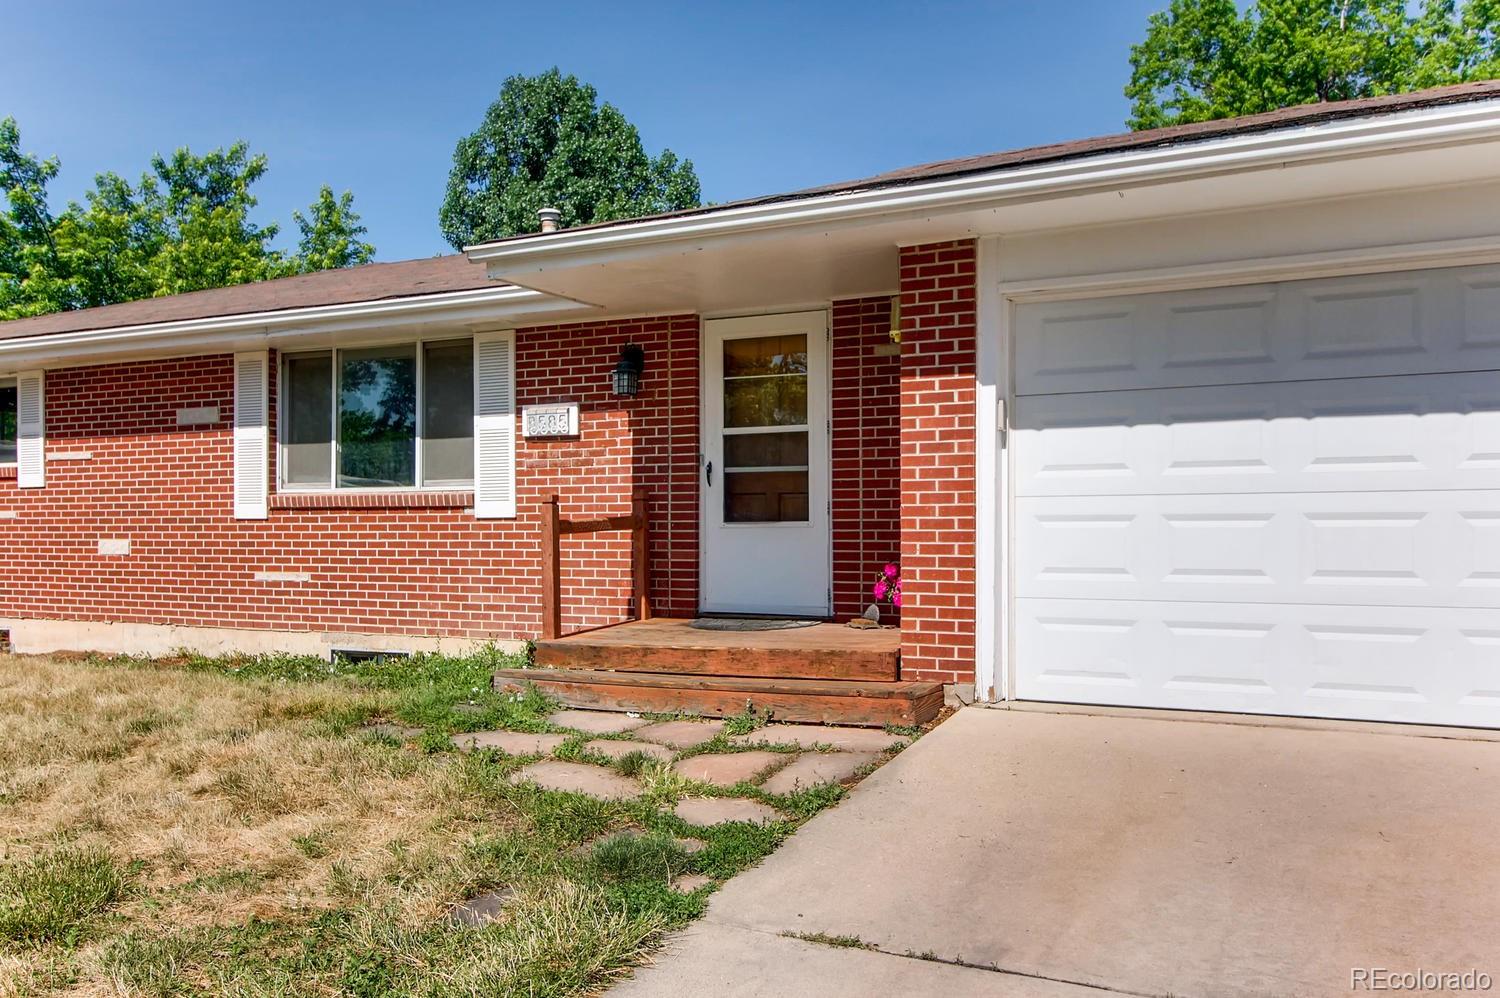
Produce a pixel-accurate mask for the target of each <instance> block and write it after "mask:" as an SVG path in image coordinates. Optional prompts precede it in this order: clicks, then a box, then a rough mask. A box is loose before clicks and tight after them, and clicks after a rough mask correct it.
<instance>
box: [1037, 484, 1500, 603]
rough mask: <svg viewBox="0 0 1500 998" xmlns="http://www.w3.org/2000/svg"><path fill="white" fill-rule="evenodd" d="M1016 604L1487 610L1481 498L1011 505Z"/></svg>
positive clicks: (1490, 599)
mask: <svg viewBox="0 0 1500 998" xmlns="http://www.w3.org/2000/svg"><path fill="white" fill-rule="evenodd" d="M1015 515H1016V529H1017V531H1018V535H1019V536H1021V537H1024V538H1025V541H1024V543H1021V544H1018V545H1017V547H1016V553H1015V576H1014V577H1015V591H1016V594H1017V595H1019V596H1036V597H1050V598H1059V599H1061V598H1070V597H1071V598H1079V599H1142V600H1167V601H1179V600H1187V601H1218V602H1246V603H1348V604H1367V605H1379V606H1402V605H1405V606H1472V607H1492V608H1495V609H1500V511H1497V510H1496V509H1495V508H1494V494H1493V493H1489V492H1481V491H1451V492H1425V491H1413V492H1389V493H1385V492H1363V493H1318V492H1307V493H1266V494H1247V495H1241V494H1231V495H1199V496H1194V495H1183V496H1067V497H1026V498H1019V499H1017V500H1016V510H1015Z"/></svg>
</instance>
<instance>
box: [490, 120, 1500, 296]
mask: <svg viewBox="0 0 1500 998" xmlns="http://www.w3.org/2000/svg"><path fill="white" fill-rule="evenodd" d="M1497 153H1500V101H1484V102H1477V103H1472V104H1466V105H1460V106H1457V107H1447V108H1438V109H1427V110H1421V111H1410V112H1405V113H1402V114H1393V115H1386V116H1381V117H1378V118H1364V119H1355V120H1350V121H1341V122H1334V123H1329V124H1321V125H1312V126H1306V127H1301V128H1296V129H1286V130H1280V131H1273V132H1265V133H1255V134H1250V135H1240V136H1232V137H1229V138H1224V139H1216V140H1211V141H1205V142H1198V143H1192V144H1185V145H1181V146H1174V147H1168V148H1165V149H1148V150H1140V151H1135V152H1126V153H1117V154H1109V155H1099V156H1090V157H1083V158H1080V159H1076V160H1069V161H1063V162H1057V163H1050V164H1046V163H1044V164H1037V165H1034V166H1022V167H1013V168H1008V169H1004V170H997V171H993V172H991V173H986V174H976V175H967V176H962V177H954V178H946V179H940V180H931V181H922V182H918V183H911V184H906V185H903V186H900V187H891V188H884V189H880V190H874V191H860V192H853V193H846V194H835V195H820V196H816V197H811V198H806V199H799V200H789V201H783V202H778V203H772V204H765V205H755V206H750V207H746V208H728V209H725V210H723V211H722V212H708V213H704V214H701V215H693V216H686V217H682V218H676V219H670V218H669V219H658V220H648V221H644V222H640V223H632V224H628V225H621V226H611V227H602V228H593V229H578V230H573V231H569V230H563V231H562V232H559V233H557V234H556V235H555V236H545V237H532V238H527V239H521V240H514V241H509V242H501V243H493V244H487V245H484V246H478V247H472V248H470V249H469V250H468V253H469V255H470V257H471V258H473V259H475V260H479V261H483V262H485V263H486V266H487V267H488V268H489V274H490V276H491V277H494V278H497V279H501V280H505V281H509V282H512V283H514V284H517V285H519V286H522V287H528V288H532V289H535V290H538V291H543V292H546V293H548V294H552V295H559V296H563V297H567V298H573V299H576V300H580V301H587V302H590V303H592V304H594V305H597V306H599V307H601V308H603V309H605V310H607V311H608V312H610V313H629V312H632V311H642V312H657V313H660V312H664V311H689V312H708V313H715V312H731V311H735V310H740V309H754V308H757V307H764V306H765V305H766V304H767V303H775V302H779V303H789V302H816V301H825V300H828V299H831V298H842V297H853V296H857V295H862V294H878V293H885V292H889V291H893V290H894V289H895V287H896V285H897V274H896V254H895V252H894V247H896V246H902V245H912V244H916V243H925V242H941V241H944V240H949V239H967V238H974V237H982V236H993V235H1016V234H1022V233H1033V232H1042V231H1049V230H1056V229H1067V228H1074V227H1092V226H1104V225H1114V224H1119V223H1124V222H1132V221H1140V220H1146V219H1161V218H1170V217H1180V216H1186V215H1196V214H1203V213H1209V212H1226V211H1234V210H1243V209H1250V208H1259V207H1263V206H1270V205H1286V204H1296V203H1298V202H1310V201H1320V200H1326V199H1329V198H1347V197H1352V196H1358V195H1366V194H1378V193H1382V192H1391V191H1398V190H1400V191H1404V190H1413V189H1417V188H1432V187H1440V186H1448V185H1459V184H1467V183H1474V182H1479V181H1485V180H1492V179H1493V178H1494V175H1495V173H1494V164H1495V162H1496V161H1497V159H1496V157H1497Z"/></svg>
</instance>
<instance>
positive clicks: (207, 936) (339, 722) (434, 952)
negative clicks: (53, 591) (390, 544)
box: [0, 656, 692, 998]
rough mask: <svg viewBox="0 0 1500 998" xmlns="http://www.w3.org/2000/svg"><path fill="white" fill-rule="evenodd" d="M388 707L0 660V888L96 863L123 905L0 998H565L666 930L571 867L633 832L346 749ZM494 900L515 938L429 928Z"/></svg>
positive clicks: (434, 759)
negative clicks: (359, 728)
mask: <svg viewBox="0 0 1500 998" xmlns="http://www.w3.org/2000/svg"><path fill="white" fill-rule="evenodd" d="M399 698H400V694H399V693H398V692H393V691H391V690H383V689H379V688H376V687H373V686H368V685H364V686H362V685H360V684H357V683H350V682H347V681H342V680H337V679H330V680H328V681H324V682H313V683H290V682H275V681H247V680H244V679H237V678H230V677H228V676H226V675H223V674H221V673H219V672H215V671H211V670H202V671H192V670H187V669H183V668H176V667H152V666H150V665H149V664H144V663H131V664H113V663H111V664H101V663H93V662H87V661H62V660H54V659H50V658H46V657H27V656H0V724H3V729H0V739H3V742H0V744H3V746H4V748H3V750H0V871H4V870H7V869H8V870H11V871H19V870H24V869H26V868H28V867H27V864H28V863H31V862H33V861H35V863H38V864H42V865H44V866H45V864H47V863H49V862H52V861H53V860H54V859H55V858H56V857H57V856H59V855H62V853H60V852H59V850H60V849H63V850H66V849H73V850H75V853H68V855H75V854H76V851H77V850H82V851H84V852H89V851H92V852H91V853H90V854H98V853H99V852H100V851H101V850H102V853H103V854H105V859H104V862H106V863H112V864H113V865H114V866H115V868H117V869H118V870H119V871H121V873H122V874H123V876H124V880H125V883H126V884H127V886H126V887H125V888H124V889H123V890H122V891H121V892H120V893H119V895H118V897H116V898H114V899H113V900H112V901H111V903H110V904H109V905H108V906H107V910H105V911H103V912H101V913H100V914H99V915H98V917H96V918H94V919H93V920H92V922H91V923H90V924H89V925H87V926H84V927H83V928H82V929H81V931H80V932H79V934H78V935H77V937H76V938H69V939H64V940H61V941H59V940H56V939H53V940H50V941H46V942H43V943H25V942H24V941H23V942H18V941H17V940H16V939H12V940H11V941H10V943H9V944H7V943H6V941H5V940H4V939H3V938H0V996H5V998H10V996H19V995H29V994H53V993H57V994H73V995H148V994H150V995H173V994H188V993H212V994H265V995H271V994H309V995H311V994H338V993H347V994H370V995H375V994H404V993H411V991H412V990H413V988H414V984H413V982H416V981H421V982H422V991H423V993H432V994H441V995H447V994H475V995H477V994H502V993H537V994H572V993H580V992H586V991H590V990H594V989H596V988H597V987H598V986H599V985H600V984H601V983H603V982H606V981H608V980H609V979H610V977H611V975H612V974H614V973H616V972H618V970H619V969H620V968H621V967H623V966H626V965H628V964H629V963H630V962H631V961H633V960H635V959H637V958H638V956H639V954H640V953H641V951H642V950H643V948H645V947H646V946H647V945H648V944H649V943H650V941H651V940H652V939H654V937H655V936H656V934H657V933H658V932H659V931H660V929H661V928H662V927H663V926H664V925H666V924H667V923H668V922H669V921H671V920H672V919H671V917H670V915H664V914H663V913H662V911H661V910H652V907H651V905H650V904H646V905H643V906H640V909H639V910H633V908H632V903H631V901H630V897H631V895H630V894H629V893H628V892H627V893H626V894H624V895H618V896H617V895H611V894H608V891H609V890H614V889H615V888H612V887H609V886H608V885H607V884H604V883H603V882H601V881H599V880H598V879H597V878H595V877H594V876H593V875H592V874H590V873H588V872H587V870H585V869H584V867H583V865H581V863H580V861H578V860H577V859H576V858H574V856H575V853H576V845H577V843H578V842H579V841H582V840H583V839H584V838H586V837H588V836H591V835H596V834H598V833H599V832H600V831H602V830H604V829H607V828H610V827H617V826H619V825H622V824H626V823H630V822H632V821H635V820H638V819H637V818H636V817H634V816H632V815H631V814H629V813H627V812H626V811H625V810H624V809H622V808H619V807H615V808H613V809H612V808H611V807H610V806H606V805H599V806H598V807H591V806H590V805H588V804H585V803H579V802H577V801H567V800H561V801H559V800H556V799H554V797H555V795H553V796H548V795H540V794H537V793H527V792H523V791H522V790H519V789H517V788H512V787H510V786H509V785H508V784H507V783H506V781H505V780H504V779H503V776H504V774H505V772H507V771H508V770H507V769H506V764H505V762H504V761H503V760H501V761H495V760H481V759H478V758H474V757H461V756H458V755H454V754H451V753H433V754H428V753H424V752H421V751H418V750H416V749H414V748H412V747H410V746H406V747H402V746H397V745H395V744H387V743H382V742H379V741H376V740H373V739H370V738H367V737H361V736H357V735H354V734H351V732H350V731H349V728H350V726H351V723H352V722H356V721H358V720H361V719H363V718H365V717H368V716H376V715H381V714H384V715H386V716H390V715H391V711H392V710H393V709H394V708H396V707H398V706H399ZM16 875H17V876H18V875H19V874H16ZM44 879H45V878H44ZM500 884H504V885H506V886H507V887H509V888H510V889H512V890H514V891H515V892H516V894H517V901H516V907H515V910H516V911H518V912H526V913H527V915H526V918H525V919H524V920H523V919H521V918H520V917H519V916H516V917H513V918H512V919H511V920H510V921H508V922H506V923H504V924H497V925H496V926H493V927H490V928H480V929H472V930H459V929H455V928H453V927H452V926H450V925H449V924H448V923H447V921H446V920H445V918H444V914H445V912H446V910H447V909H448V908H449V907H450V906H452V905H453V904H454V903H456V902H457V901H460V900H462V899H464V898H466V897H469V896H472V894H474V893H475V892H477V891H480V890H485V889H490V888H493V887H496V886H498V885H500ZM12 894H13V896H15V892H14V891H12ZM647 894H649V896H650V897H651V898H655V897H656V895H655V894H653V893H651V892H650V891H648V892H647ZM622 897H623V898H624V900H623V901H622V900H621V898H622ZM6 903H7V902H6V897H5V888H4V886H3V881H0V915H3V914H4V908H5V905H6ZM653 903H655V902H653ZM691 913H692V912H688V913H687V914H688V915H689V916H690V915H691ZM523 921H524V923H525V924H523ZM539 968H540V969H539Z"/></svg>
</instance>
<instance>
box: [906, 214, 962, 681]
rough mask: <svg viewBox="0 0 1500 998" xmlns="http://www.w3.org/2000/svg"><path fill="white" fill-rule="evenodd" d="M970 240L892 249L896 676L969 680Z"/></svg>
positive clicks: (940, 679) (939, 679)
mask: <svg viewBox="0 0 1500 998" xmlns="http://www.w3.org/2000/svg"><path fill="white" fill-rule="evenodd" d="M975 282H976V260H975V244H974V243H973V242H971V241H964V242H952V243H938V244H932V245H926V246H912V247H906V248H903V249H902V251H901V496H902V504H901V573H902V575H901V577H902V590H903V592H902V601H903V604H902V614H901V674H902V677H903V678H905V679H926V680H938V681H941V682H945V683H968V682H973V680H974V612H975V596H974V585H975V568H974V526H975V520H974V514H975V510H974V502H975V478H974V475H975V472H974V418H975V412H974V400H975V380H974V373H975V372H974V363H975V358H974V350H975V331H976V322H977V316H976V305H977V302H976V293H975Z"/></svg>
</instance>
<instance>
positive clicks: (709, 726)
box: [633, 721, 724, 749]
mask: <svg viewBox="0 0 1500 998" xmlns="http://www.w3.org/2000/svg"><path fill="white" fill-rule="evenodd" d="M723 730H724V722H723V721H659V722H657V723H656V724H652V725H650V726H648V727H644V728H636V729H635V731H634V732H633V734H634V735H635V737H636V738H641V739H644V740H645V741H648V742H659V743H660V744H662V745H670V746H672V748H674V749H690V748H693V747H694V746H697V745H702V744H703V743H704V742H706V741H708V740H709V739H710V738H712V737H714V736H715V735H717V734H718V733H719V732H721V731H723Z"/></svg>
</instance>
